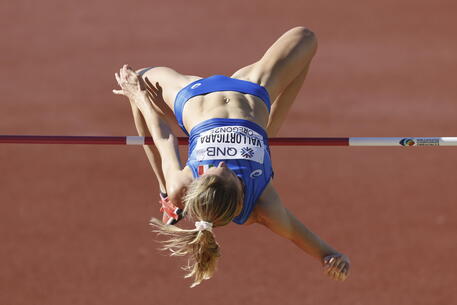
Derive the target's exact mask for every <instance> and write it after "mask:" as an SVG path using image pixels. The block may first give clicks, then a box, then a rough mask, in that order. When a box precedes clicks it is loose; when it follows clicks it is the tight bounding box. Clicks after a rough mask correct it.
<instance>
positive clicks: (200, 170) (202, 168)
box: [198, 164, 214, 176]
mask: <svg viewBox="0 0 457 305" xmlns="http://www.w3.org/2000/svg"><path fill="white" fill-rule="evenodd" d="M211 167H214V165H213V164H205V165H199V166H198V175H199V176H201V175H203V174H204V173H206V171H207V170H208V168H211Z"/></svg>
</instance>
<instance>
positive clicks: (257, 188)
mask: <svg viewBox="0 0 457 305" xmlns="http://www.w3.org/2000/svg"><path fill="white" fill-rule="evenodd" d="M230 126H236V128H233V129H234V130H235V129H237V130H239V129H240V128H239V127H241V128H247V129H250V130H251V131H254V132H256V133H258V134H259V135H260V136H261V137H262V140H263V144H264V145H263V148H262V149H263V152H264V157H263V162H262V163H259V162H255V161H252V160H249V159H245V158H244V159H243V158H238V159H211V160H204V161H198V160H197V159H198V149H196V148H197V147H198V144H199V139H200V136H201V134H202V133H203V132H206V131H210V130H214V128H218V127H222V128H226V127H230ZM233 133H234V134H236V133H237V131H234V132H233ZM238 134H239V133H238ZM227 139H232V138H227ZM202 140H203V139H202ZM228 143H230V142H228ZM225 144H226V145H227V142H226V143H225ZM215 145H217V144H215ZM221 161H224V162H225V163H226V165H227V167H228V168H230V169H231V170H232V171H233V172H235V174H236V175H237V176H238V177H239V178H240V179H241V180H242V181H243V184H244V201H243V209H242V211H241V213H240V214H239V215H238V216H237V217H235V218H234V219H233V222H235V223H237V224H243V223H245V222H246V221H247V220H248V218H249V216H250V215H251V213H252V211H253V210H254V208H255V205H256V203H257V200H258V199H259V197H260V195H262V192H263V191H264V189H265V187H266V186H267V185H268V183H269V182H270V179H271V178H272V177H273V167H272V164H271V157H270V150H269V146H268V136H267V133H266V132H265V130H264V129H263V128H262V127H261V126H259V125H257V124H255V123H254V122H251V121H247V120H242V119H217V118H215V119H210V120H207V121H203V122H201V123H199V124H197V125H196V126H195V127H194V128H192V130H191V131H190V137H189V155H188V159H187V166H189V168H190V169H191V170H192V174H193V176H194V177H195V178H197V177H198V167H199V166H204V165H213V166H217V165H218V164H219V162H221Z"/></svg>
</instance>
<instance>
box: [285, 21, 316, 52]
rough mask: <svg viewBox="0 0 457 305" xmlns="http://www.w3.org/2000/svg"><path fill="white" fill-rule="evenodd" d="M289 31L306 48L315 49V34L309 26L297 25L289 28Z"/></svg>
mask: <svg viewBox="0 0 457 305" xmlns="http://www.w3.org/2000/svg"><path fill="white" fill-rule="evenodd" d="M290 32H291V34H293V35H294V36H296V37H297V39H298V40H299V41H300V43H301V44H303V45H305V46H306V48H307V49H308V50H315V49H316V48H317V37H316V34H315V33H314V32H313V31H311V30H310V29H309V28H307V27H304V26H297V27H294V28H293V29H291V30H290Z"/></svg>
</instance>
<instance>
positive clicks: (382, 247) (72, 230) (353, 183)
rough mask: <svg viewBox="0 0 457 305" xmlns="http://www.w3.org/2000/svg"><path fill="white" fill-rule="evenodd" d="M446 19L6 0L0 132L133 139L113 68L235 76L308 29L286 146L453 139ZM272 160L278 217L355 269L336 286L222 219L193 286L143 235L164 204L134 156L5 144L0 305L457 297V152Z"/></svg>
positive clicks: (431, 14) (430, 5)
mask: <svg viewBox="0 0 457 305" xmlns="http://www.w3.org/2000/svg"><path fill="white" fill-rule="evenodd" d="M456 13H457V2H455V1H451V0H436V1H425V0H415V1H412V0H385V1H374V0H363V1H362V0H349V1H328V0H321V1H303V0H301V1H291V0H283V1H271V0H264V1H257V0H252V1H241V0H232V1H225V2H222V1H207V0H202V1H177V0H168V1H144V0H133V1H108V0H92V1H88V0H81V1H67V0H60V1H57V0H41V1H30V0H29V1H26V0H16V1H3V2H2V3H0V27H1V30H0V31H1V37H2V39H1V41H0V52H1V56H0V63H1V66H2V71H1V72H2V73H0V90H1V93H2V99H1V106H2V107H1V110H0V134H40V135H47V134H49V135H113V136H117V135H136V131H135V127H134V124H133V120H132V116H131V113H130V107H129V105H128V101H127V100H126V99H123V98H122V97H119V96H114V95H113V94H112V93H111V90H112V89H113V88H115V87H116V83H115V79H114V73H115V72H116V71H118V69H119V68H120V67H121V66H122V65H123V64H125V63H128V64H130V65H131V66H133V67H134V68H141V67H148V66H169V67H172V68H174V69H176V70H177V71H179V72H181V73H185V74H193V75H199V76H202V77H205V76H210V75H212V74H225V75H231V74H232V73H233V72H234V71H236V70H237V69H239V68H240V67H243V66H245V65H248V64H251V63H252V62H254V61H256V60H258V59H259V58H260V57H261V56H262V55H263V53H264V52H265V51H266V49H267V48H268V47H269V46H270V45H271V44H272V43H273V42H274V41H275V40H276V39H277V38H278V37H279V36H280V35H281V34H282V33H284V32H285V31H287V30H288V29H290V28H292V27H294V26H297V25H303V26H307V27H309V28H310V29H312V30H313V31H314V32H315V33H316V35H317V37H318V39H319V50H318V53H317V55H316V57H315V59H314V61H313V63H312V66H311V70H310V73H309V75H308V78H307V80H306V81H305V84H304V86H303V89H302V91H301V93H300V95H299V97H298V99H297V101H296V103H295V105H294V106H293V109H292V110H291V112H290V114H289V118H288V121H287V122H286V123H285V124H284V126H283V129H282V130H281V133H280V135H281V136H295V137H311V136H315V137H382V136H384V137H403V136H405V137H411V136H416V137H420V136H423V137H426V136H457V121H456V119H455V118H456V117H457V106H456V105H457V104H456V100H457V92H456V90H455V89H456V88H455V75H456V74H457V56H456V53H457V40H456V39H455V37H456V31H457V30H456V29H457V19H456V18H455V17H456ZM179 135H180V136H182V134H179ZM181 152H182V155H183V159H184V160H185V155H186V147H182V148H181ZM272 156H273V162H274V163H273V165H274V167H275V172H276V176H275V181H274V184H275V185H276V187H277V188H278V189H279V191H280V193H281V195H282V198H283V200H284V202H285V204H286V205H287V207H288V208H289V209H290V210H292V211H293V212H294V213H295V214H296V215H297V216H298V217H299V218H300V219H301V220H302V221H303V222H304V223H305V224H306V225H307V226H309V227H310V228H311V229H312V230H313V231H315V232H316V233H318V234H319V235H320V236H321V237H322V238H324V239H325V240H327V241H328V242H329V243H330V244H332V245H333V246H335V247H336V248H337V249H338V250H339V251H341V252H343V253H345V254H347V255H348V256H350V258H351V260H352V263H353V269H352V274H351V276H350V278H349V279H348V280H347V281H346V282H344V283H338V282H333V281H331V280H330V279H327V278H326V277H325V276H324V275H323V274H322V270H321V266H320V263H319V262H318V261H316V260H314V259H313V258H311V257H309V256H307V255H306V254H304V253H303V252H302V251H300V250H299V249H298V248H296V247H295V246H294V245H293V244H291V243H290V242H288V241H286V240H283V239H281V238H279V237H277V236H275V235H273V234H272V233H270V232H268V231H267V230H266V229H264V228H262V227H260V226H258V225H252V226H238V225H235V224H230V225H229V226H227V227H224V228H220V229H217V230H216V234H217V238H218V241H219V242H220V244H221V247H222V258H221V259H220V264H219V271H218V272H217V273H216V275H215V277H214V278H213V279H211V280H210V281H206V282H204V283H203V284H202V285H200V286H198V287H196V288H193V289H190V288H189V285H190V283H191V282H190V281H189V280H187V279H183V275H184V272H183V271H181V270H180V269H179V266H181V265H183V264H185V261H184V260H180V259H176V258H170V257H168V256H167V254H166V253H163V252H160V251H158V250H157V249H158V248H159V244H158V243H157V242H156V237H155V235H154V234H153V233H151V232H150V231H151V228H150V227H149V226H148V220H149V219H150V217H151V216H155V217H158V216H159V211H158V207H159V205H158V202H157V201H158V191H159V189H158V186H157V183H156V182H155V180H154V176H153V173H152V170H151V169H150V167H149V164H148V162H147V159H146V157H145V155H144V153H143V150H142V148H141V147H123V146H90V145H62V146H61V145H14V144H1V145H0V270H1V272H0V304H5V305H23V304H24V305H25V304H34V305H39V304H46V305H51V304H59V305H67V304H72V305H79V304H81V305H82V304H84V305H90V304H111V305H117V304H132V305H133V304H169V303H184V304H199V305H205V304H214V303H218V304H234V303H237V304H251V305H255V304H263V305H268V304H278V303H281V304H320V305H325V304H342V305H343V304H351V305H355V304H379V305H381V304H382V305H383V304H386V305H392V304H402V305H404V304H415V305H420V304H428V305H429V304H452V302H455V299H456V298H457V291H456V289H455V286H454V285H455V282H456V281H457V275H456V272H455V271H456V269H455V266H454V265H453V263H452V262H453V259H454V257H455V249H456V233H457V222H456V220H455V219H456V218H457V208H456V196H455V190H454V188H455V184H456V178H457V171H456V170H457V166H456V149H455V148H452V147H440V148H433V147H431V148H429V147H424V148H409V149H408V148H345V147H274V148H272Z"/></svg>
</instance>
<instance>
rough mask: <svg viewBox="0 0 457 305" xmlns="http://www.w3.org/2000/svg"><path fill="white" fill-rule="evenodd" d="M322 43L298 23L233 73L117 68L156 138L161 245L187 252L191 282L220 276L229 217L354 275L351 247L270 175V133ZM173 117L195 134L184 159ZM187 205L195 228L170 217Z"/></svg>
mask: <svg viewBox="0 0 457 305" xmlns="http://www.w3.org/2000/svg"><path fill="white" fill-rule="evenodd" d="M316 48H317V41H316V37H315V35H314V34H313V32H311V31H310V30H308V29H306V28H304V27H296V28H293V29H291V30H289V31H287V32H286V33H285V34H283V35H282V36H281V37H280V38H279V39H278V40H277V41H276V42H275V43H274V44H273V45H272V46H271V47H270V48H269V49H268V50H267V52H266V53H265V54H264V56H263V57H262V58H261V59H260V60H259V61H257V62H255V63H253V64H251V65H249V66H247V67H244V68H242V69H240V70H238V71H237V72H235V73H234V74H233V75H232V76H231V77H227V76H223V75H214V76H211V77H207V78H201V77H198V76H191V75H183V74H180V73H178V72H176V71H174V70H173V69H170V68H165V67H154V68H145V69H141V70H139V71H137V72H134V71H133V70H132V69H131V68H130V67H128V66H126V65H125V66H124V67H122V68H121V70H120V72H119V74H116V80H117V82H118V84H119V86H120V87H121V90H113V92H114V93H115V94H120V95H124V96H126V97H128V98H129V100H130V104H131V107H132V111H133V116H134V120H135V124H136V127H137V130H138V132H139V134H140V135H141V136H152V138H153V140H154V143H155V146H144V148H145V151H146V154H147V156H148V158H149V161H150V163H151V165H152V168H153V170H154V172H155V174H156V176H157V179H158V181H159V186H160V191H161V203H162V209H161V211H163V212H164V214H163V219H162V222H160V221H158V220H157V219H152V220H151V224H152V225H153V226H154V227H155V228H156V230H157V232H159V233H160V234H164V235H166V236H168V237H169V240H167V241H165V242H164V245H165V248H166V249H168V250H170V251H171V252H172V255H180V256H181V255H189V257H190V258H189V265H188V266H187V271H188V274H187V275H186V277H193V280H194V281H193V284H192V287H193V286H195V285H198V284H200V283H201V282H202V281H203V280H206V279H210V278H211V277H212V276H213V274H214V272H215V270H216V262H217V259H218V257H219V256H220V254H219V245H218V244H217V242H216V240H215V237H214V234H213V229H214V227H219V226H224V225H226V224H228V223H230V222H231V221H233V222H235V223H237V224H244V225H247V224H252V223H259V224H262V225H264V226H266V227H267V228H269V229H270V230H271V231H273V232H274V233H276V234H278V235H280V236H282V237H284V238H287V239H289V240H290V241H292V242H293V243H295V244H296V245H297V246H298V247H300V248H301V249H302V250H303V251H305V252H306V253H308V254H309V255H311V256H313V257H315V258H317V259H318V260H319V261H320V262H321V263H322V264H323V267H324V272H325V273H326V274H327V275H328V276H329V277H331V278H332V279H335V280H345V279H346V278H347V276H348V273H349V268H350V262H349V259H348V257H347V256H345V255H343V254H341V253H339V252H338V251H336V250H335V249H333V248H332V247H331V246H330V245H328V244H327V243H326V242H324V241H323V240H322V239H320V238H319V237H318V236H317V235H316V234H314V233H313V232H311V231H310V230H309V229H307V228H306V227H305V226H304V225H303V224H302V223H301V222H300V221H299V220H298V219H297V218H296V217H295V216H294V215H292V213H291V212H290V211H289V210H287V209H286V208H285V207H284V206H283V203H282V201H281V198H280V196H279V194H278V193H277V192H276V190H275V188H274V186H273V184H272V177H273V169H272V166H271V159H270V151H269V147H268V137H274V136H276V134H277V132H278V130H279V128H280V127H281V125H282V123H283V122H284V120H285V117H286V114H287V112H288V111H289V109H290V107H291V105H292V103H293V101H294V100H295V97H296V96H297V94H298V91H299V89H300V87H301V85H302V83H303V81H304V79H305V76H306V74H307V72H308V68H309V65H310V62H311V59H312V58H313V56H314V54H315V52H316ZM176 122H177V123H178V125H179V126H180V127H181V128H182V130H183V131H184V132H185V133H186V134H188V135H189V155H188V161H187V163H186V165H185V166H184V167H183V166H182V164H181V160H180V158H179V153H178V146H177V138H176V136H175V135H174V134H173V132H172V130H171V128H170V126H171V125H172V124H176ZM167 194H168V195H167ZM183 215H187V217H190V218H191V219H194V220H195V221H196V222H195V229H191V230H184V229H180V228H178V227H177V226H174V225H173V224H176V223H177V222H178V221H179V220H180V219H181V218H182V216H183Z"/></svg>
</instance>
